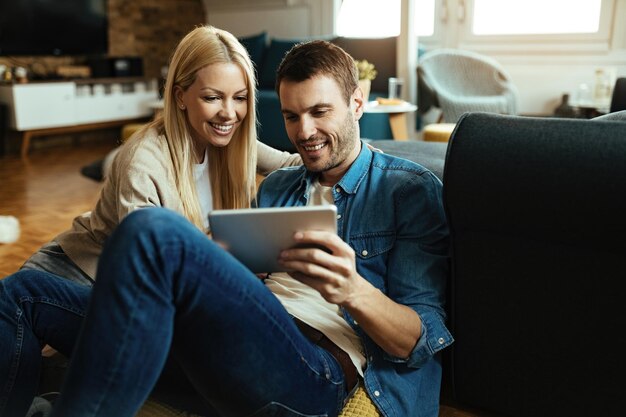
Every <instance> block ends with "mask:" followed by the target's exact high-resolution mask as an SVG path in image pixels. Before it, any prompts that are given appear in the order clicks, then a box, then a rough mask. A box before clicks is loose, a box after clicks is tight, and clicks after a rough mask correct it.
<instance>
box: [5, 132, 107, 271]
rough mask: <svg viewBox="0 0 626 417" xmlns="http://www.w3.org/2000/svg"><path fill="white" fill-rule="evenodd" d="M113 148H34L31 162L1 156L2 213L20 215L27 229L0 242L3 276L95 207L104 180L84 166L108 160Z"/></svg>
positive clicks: (96, 145)
mask: <svg viewBox="0 0 626 417" xmlns="http://www.w3.org/2000/svg"><path fill="white" fill-rule="evenodd" d="M114 146H115V145H114V143H107V142H102V141H101V142H96V143H81V144H78V145H67V146H61V147H55V148H48V149H41V150H36V151H33V152H31V155H30V156H29V159H28V161H22V160H21V159H20V158H19V157H18V156H10V157H2V158H0V215H12V216H15V217H17V218H18V219H19V221H20V226H21V230H22V233H21V237H20V239H19V240H18V241H17V242H16V243H12V244H0V278H3V277H5V276H6V275H8V274H11V273H13V272H15V271H16V270H17V269H18V268H19V267H20V266H21V265H22V263H23V262H24V261H25V260H26V259H27V258H28V257H29V256H30V255H31V254H32V253H33V252H35V251H36V250H37V249H38V248H39V247H40V246H41V245H42V244H43V243H45V242H47V241H49V240H50V239H52V238H53V237H54V236H56V235H57V234H58V233H60V232H62V231H64V230H66V229H67V228H69V227H70V225H71V223H72V219H73V218H74V217H75V216H76V215H78V214H80V213H82V212H84V211H88V210H91V208H92V207H93V205H94V204H95V202H96V200H97V198H98V194H99V192H100V188H101V183H99V182H96V181H94V180H91V179H89V178H87V177H85V176H83V175H82V174H81V173H80V168H81V167H82V166H84V165H87V164H89V163H91V162H94V161H96V160H98V159H101V158H103V157H104V156H105V155H106V154H107V152H108V151H109V150H111V149H112V148H113V147H114Z"/></svg>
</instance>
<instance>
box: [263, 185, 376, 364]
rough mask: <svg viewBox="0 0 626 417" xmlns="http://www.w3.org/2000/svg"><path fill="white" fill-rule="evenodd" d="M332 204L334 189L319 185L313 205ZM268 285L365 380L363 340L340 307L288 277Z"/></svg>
mask: <svg viewBox="0 0 626 417" xmlns="http://www.w3.org/2000/svg"><path fill="white" fill-rule="evenodd" d="M329 204H334V201H333V196H332V187H325V186H323V185H321V184H320V183H319V182H318V181H316V182H315V183H314V184H313V186H312V189H311V194H310V198H309V205H329ZM265 284H266V285H267V287H268V288H269V289H270V290H271V291H272V293H274V295H276V297H278V299H279V300H280V302H281V303H282V304H283V306H284V307H285V309H287V311H288V312H289V314H291V315H292V316H294V317H297V318H298V319H300V320H302V321H303V322H305V323H306V324H308V325H309V326H311V327H313V328H315V329H317V330H319V331H320V332H322V333H324V335H326V337H328V338H329V339H330V340H331V341H332V342H333V343H334V344H335V345H337V346H338V347H339V348H340V349H341V350H343V351H344V352H346V353H347V354H348V355H349V356H350V359H351V360H352V363H353V364H354V366H355V367H356V369H357V371H358V372H359V374H360V375H361V376H363V369H365V365H366V361H365V355H364V351H363V345H362V344H361V339H360V338H359V336H357V334H356V333H355V332H354V330H353V329H352V328H351V327H350V326H349V325H348V323H346V321H345V320H344V318H343V316H342V314H341V310H340V308H339V306H337V305H336V304H332V303H329V302H328V301H326V300H324V298H323V297H322V296H321V295H320V293H318V292H317V291H316V290H314V289H313V288H311V287H309V286H308V285H306V284H303V283H301V282H300V281H298V280H297V279H294V278H292V277H291V276H290V275H289V274H287V273H275V274H271V275H270V276H269V278H268V279H267V280H265Z"/></svg>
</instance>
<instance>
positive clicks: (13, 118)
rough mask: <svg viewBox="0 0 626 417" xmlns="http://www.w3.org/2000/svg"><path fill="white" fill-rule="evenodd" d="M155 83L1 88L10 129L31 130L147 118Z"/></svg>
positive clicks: (51, 83)
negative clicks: (7, 108) (6, 107)
mask: <svg viewBox="0 0 626 417" xmlns="http://www.w3.org/2000/svg"><path fill="white" fill-rule="evenodd" d="M158 98H159V96H158V91H157V83H156V80H141V81H138V80H129V81H124V80H123V79H122V80H119V81H117V80H114V81H108V82H106V83H103V82H99V81H98V80H92V81H89V82H87V81H80V82H48V83H31V84H13V85H2V86H0V102H2V103H5V104H7V105H8V107H9V121H8V124H9V127H11V128H12V129H14V130H18V131H30V130H37V129H48V128H57V127H70V126H77V125H85V124H91V123H100V122H110V121H117V120H126V119H136V118H140V117H149V116H151V115H152V109H151V108H150V107H149V106H148V104H149V103H151V102H153V101H155V100H157V99H158Z"/></svg>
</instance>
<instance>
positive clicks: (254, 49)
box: [239, 32, 267, 76]
mask: <svg viewBox="0 0 626 417" xmlns="http://www.w3.org/2000/svg"><path fill="white" fill-rule="evenodd" d="M239 42H241V44H242V45H243V46H244V47H245V48H246V49H247V50H248V54H249V55H250V59H251V60H252V62H253V63H254V66H255V68H256V70H257V73H258V71H259V68H260V67H261V64H262V63H263V58H264V57H265V49H266V47H267V32H261V33H259V34H257V35H250V36H244V37H241V38H239ZM257 76H258V75H257Z"/></svg>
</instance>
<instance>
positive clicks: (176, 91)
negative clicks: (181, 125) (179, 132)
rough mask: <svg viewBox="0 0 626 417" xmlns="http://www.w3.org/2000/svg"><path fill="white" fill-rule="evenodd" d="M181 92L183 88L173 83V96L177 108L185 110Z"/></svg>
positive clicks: (182, 92)
mask: <svg viewBox="0 0 626 417" xmlns="http://www.w3.org/2000/svg"><path fill="white" fill-rule="evenodd" d="M183 94H184V91H183V89H182V88H180V86H178V85H175V86H174V98H175V99H176V106H178V108H179V109H181V110H185V103H184V101H183Z"/></svg>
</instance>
